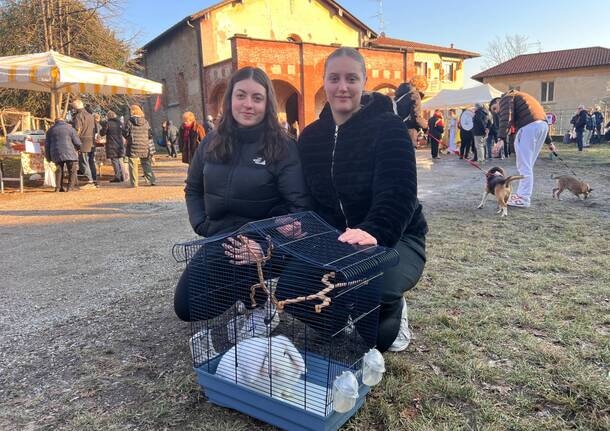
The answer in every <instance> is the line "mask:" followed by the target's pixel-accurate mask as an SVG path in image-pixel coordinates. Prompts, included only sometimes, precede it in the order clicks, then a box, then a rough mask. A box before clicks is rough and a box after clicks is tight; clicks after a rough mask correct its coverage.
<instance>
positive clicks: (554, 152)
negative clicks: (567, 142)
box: [551, 151, 582, 181]
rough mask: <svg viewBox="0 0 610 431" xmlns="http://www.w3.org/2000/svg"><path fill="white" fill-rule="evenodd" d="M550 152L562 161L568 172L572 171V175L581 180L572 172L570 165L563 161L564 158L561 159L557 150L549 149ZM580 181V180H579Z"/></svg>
mask: <svg viewBox="0 0 610 431" xmlns="http://www.w3.org/2000/svg"><path fill="white" fill-rule="evenodd" d="M551 153H553V155H554V156H555V157H557V158H558V159H559V160H560V161H561V163H563V165H564V166H565V167H566V168H567V169H568V171H570V172H571V173H572V175H574V176H575V177H576V178H578V179H579V180H581V178H580V177H579V176H578V175H577V174H576V172H574V170H573V169H572V168H570V167H569V166H568V164H567V163H566V162H565V161H564V160H563V159H562V158H561V157H559V154H557V151H551ZM581 181H582V180H581Z"/></svg>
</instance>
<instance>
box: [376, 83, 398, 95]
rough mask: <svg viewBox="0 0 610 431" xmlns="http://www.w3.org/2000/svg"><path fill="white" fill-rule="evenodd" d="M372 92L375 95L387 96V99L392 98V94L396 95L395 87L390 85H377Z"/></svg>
mask: <svg viewBox="0 0 610 431" xmlns="http://www.w3.org/2000/svg"><path fill="white" fill-rule="evenodd" d="M373 91H376V92H377V93H381V94H385V95H386V96H389V97H394V94H396V87H395V86H393V85H392V84H381V85H378V86H377V87H376V88H375V89H374V90H373Z"/></svg>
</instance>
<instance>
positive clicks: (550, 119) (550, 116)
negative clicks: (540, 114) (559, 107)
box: [546, 112, 557, 126]
mask: <svg viewBox="0 0 610 431" xmlns="http://www.w3.org/2000/svg"><path fill="white" fill-rule="evenodd" d="M546 122H547V123H549V126H552V125H553V124H555V123H556V122H557V117H556V116H555V114H553V113H552V112H547V113H546Z"/></svg>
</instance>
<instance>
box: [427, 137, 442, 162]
mask: <svg viewBox="0 0 610 431" xmlns="http://www.w3.org/2000/svg"><path fill="white" fill-rule="evenodd" d="M438 141H439V140H438V139H437V138H435V137H434V136H432V135H428V142H429V143H430V152H431V154H432V158H433V159H436V158H437V157H438Z"/></svg>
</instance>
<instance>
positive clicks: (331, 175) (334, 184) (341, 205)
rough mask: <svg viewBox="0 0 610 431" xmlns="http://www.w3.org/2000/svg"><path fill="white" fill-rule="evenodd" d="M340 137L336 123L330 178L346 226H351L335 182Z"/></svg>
mask: <svg viewBox="0 0 610 431" xmlns="http://www.w3.org/2000/svg"><path fill="white" fill-rule="evenodd" d="M338 138H339V126H338V125H335V138H334V142H333V154H332V158H331V164H330V178H331V180H332V183H333V187H334V188H335V194H336V195H337V200H338V201H339V208H340V209H341V214H342V215H343V219H344V220H345V227H349V223H348V222H347V216H346V215H345V210H344V209H343V202H341V198H340V197H339V190H337V185H336V183H335V151H336V150H337V139H338Z"/></svg>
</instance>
